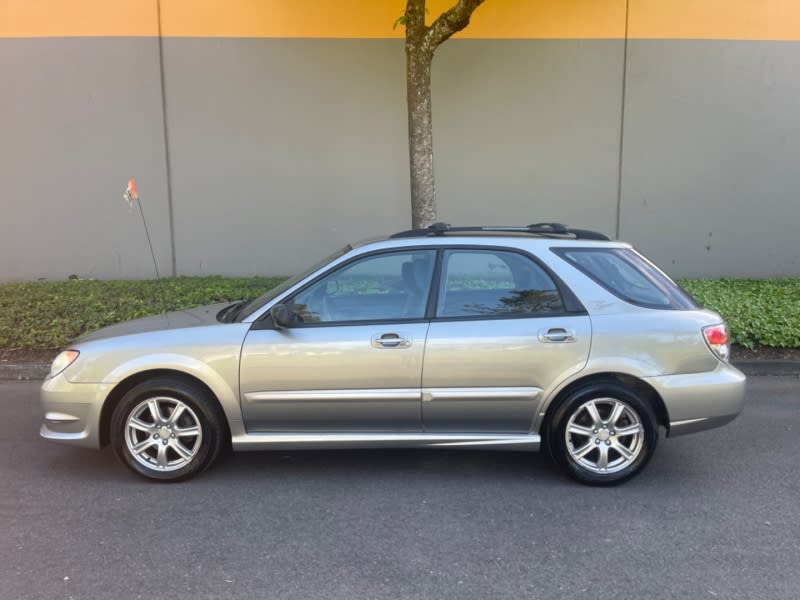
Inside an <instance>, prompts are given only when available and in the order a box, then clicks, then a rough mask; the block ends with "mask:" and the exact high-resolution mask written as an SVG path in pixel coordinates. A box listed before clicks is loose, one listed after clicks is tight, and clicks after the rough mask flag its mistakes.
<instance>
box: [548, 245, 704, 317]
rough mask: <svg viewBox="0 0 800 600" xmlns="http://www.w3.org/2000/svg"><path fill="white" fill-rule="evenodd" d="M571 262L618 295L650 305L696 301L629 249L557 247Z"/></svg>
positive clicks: (686, 305) (677, 306)
mask: <svg viewBox="0 0 800 600" xmlns="http://www.w3.org/2000/svg"><path fill="white" fill-rule="evenodd" d="M554 251H555V252H556V254H558V255H560V256H561V257H562V258H564V259H566V260H567V261H568V262H570V263H572V264H573V265H574V266H576V267H577V268H578V269H580V270H581V271H583V272H584V273H585V274H587V275H589V276H590V277H591V278H592V279H594V280H595V281H597V282H598V283H599V284H600V285H602V286H603V287H604V288H606V289H607V290H608V291H610V292H612V293H613V294H615V295H616V296H618V297H620V298H622V299H623V300H626V301H627V302H630V303H632V304H637V305H641V306H645V307H648V308H662V309H694V308H696V307H697V304H696V303H695V302H694V301H693V300H692V298H691V297H690V296H689V295H688V294H687V293H686V292H684V291H683V290H681V289H680V287H678V285H677V284H676V283H675V282H673V281H672V280H670V279H669V278H668V277H666V276H665V275H664V274H663V273H661V272H660V271H659V270H658V269H656V268H655V267H654V266H653V265H652V264H650V263H649V262H648V261H647V260H646V259H645V258H644V257H642V256H641V255H639V254H637V253H636V252H635V251H633V250H631V249H628V248H579V249H572V248H558V249H556V250H554Z"/></svg>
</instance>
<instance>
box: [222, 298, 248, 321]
mask: <svg viewBox="0 0 800 600" xmlns="http://www.w3.org/2000/svg"><path fill="white" fill-rule="evenodd" d="M244 305H245V300H240V301H239V302H234V303H233V304H231V305H229V306H226V307H225V308H223V309H222V310H221V311H219V312H218V313H217V321H219V322H220V323H233V320H234V319H235V318H236V317H237V316H238V314H239V312H241V310H242V307H243V306H244Z"/></svg>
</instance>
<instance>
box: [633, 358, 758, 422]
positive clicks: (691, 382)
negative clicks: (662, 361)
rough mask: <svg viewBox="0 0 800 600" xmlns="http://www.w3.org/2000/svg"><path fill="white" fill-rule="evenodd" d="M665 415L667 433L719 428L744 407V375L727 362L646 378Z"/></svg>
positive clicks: (731, 419) (737, 414) (732, 418)
mask: <svg viewBox="0 0 800 600" xmlns="http://www.w3.org/2000/svg"><path fill="white" fill-rule="evenodd" d="M645 381H646V382H647V383H649V384H650V385H652V386H653V388H655V390H656V391H657V392H658V393H659V395H660V396H661V398H662V400H664V405H665V406H666V408H667V414H668V415H669V436H670V437H674V436H676V435H683V434H686V433H694V432H696V431H703V430H706V429H713V428H715V427H720V426H721V425H725V424H726V423H730V422H731V421H733V420H734V419H735V418H736V417H737V416H739V413H740V412H742V407H743V406H744V395H745V388H746V377H745V376H744V374H743V373H742V372H741V371H739V370H738V369H737V368H736V367H733V366H731V365H729V364H727V363H720V364H719V366H718V367H717V368H716V369H715V370H713V371H709V372H707V373H692V374H688V375H663V376H659V377H647V378H645Z"/></svg>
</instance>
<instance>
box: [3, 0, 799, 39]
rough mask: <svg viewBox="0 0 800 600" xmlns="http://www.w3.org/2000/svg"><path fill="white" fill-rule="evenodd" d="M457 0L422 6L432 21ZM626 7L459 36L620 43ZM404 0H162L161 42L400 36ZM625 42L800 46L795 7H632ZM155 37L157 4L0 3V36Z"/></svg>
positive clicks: (503, 5)
mask: <svg viewBox="0 0 800 600" xmlns="http://www.w3.org/2000/svg"><path fill="white" fill-rule="evenodd" d="M454 1H455V0H429V2H428V4H429V11H430V13H429V21H430V20H432V19H433V18H434V17H435V16H437V15H438V14H439V13H440V12H441V11H442V10H444V9H445V8H447V7H449V6H450V5H452V4H453V2H454ZM625 5H626V2H625V0H487V1H486V3H485V4H484V5H483V6H481V7H480V8H479V9H478V10H477V11H476V12H475V14H474V15H473V18H472V23H471V24H470V26H469V28H468V29H467V30H466V31H464V32H462V33H461V34H459V37H461V38H484V39H504V38H505V39H620V38H622V37H624V35H625ZM404 6H405V1H404V0H161V25H162V32H163V34H164V35H165V36H174V37H232V38H238V37H255V38H259V37H265V38H400V37H402V35H403V33H402V27H398V29H397V30H396V31H393V30H392V24H393V23H394V21H395V20H396V19H397V17H398V16H400V15H401V14H402V13H403V9H404ZM629 10H630V14H629V29H628V33H629V37H631V38H642V39H742V40H759V39H763V40H800V0H630V9H629ZM156 35H158V3H157V0H0V37H62V36H63V37H84V36H85V37H92V36H156Z"/></svg>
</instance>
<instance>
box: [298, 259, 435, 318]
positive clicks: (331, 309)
mask: <svg viewBox="0 0 800 600" xmlns="http://www.w3.org/2000/svg"><path fill="white" fill-rule="evenodd" d="M435 256H436V253H435V251H433V250H420V251H407V252H391V253H385V254H378V255H373V256H368V257H366V258H363V259H361V260H357V261H355V262H352V263H349V264H348V265H346V266H344V267H342V268H340V269H338V270H336V271H335V272H334V273H331V274H330V275H328V276H326V277H324V278H323V279H321V280H320V281H318V282H316V283H314V284H313V285H311V286H310V287H308V288H306V289H305V290H304V291H302V292H301V293H300V294H298V295H297V296H296V297H295V298H294V299H293V300H292V302H291V304H292V311H293V314H294V315H295V319H296V321H297V322H298V323H333V322H347V321H386V320H403V319H421V318H423V317H424V316H425V307H426V306H427V303H428V295H429V293H430V287H431V278H432V276H433V267H434V263H435Z"/></svg>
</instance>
